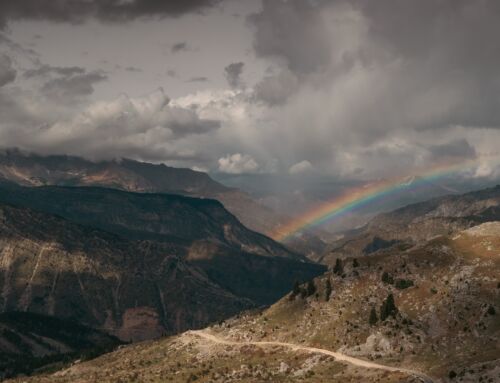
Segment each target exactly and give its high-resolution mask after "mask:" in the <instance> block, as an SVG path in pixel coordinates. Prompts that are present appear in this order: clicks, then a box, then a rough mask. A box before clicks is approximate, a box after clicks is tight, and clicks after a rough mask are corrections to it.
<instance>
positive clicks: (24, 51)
mask: <svg viewBox="0 0 500 383" xmlns="http://www.w3.org/2000/svg"><path fill="white" fill-rule="evenodd" d="M499 21H500V2H498V1H497V0H475V1H468V0H418V1H416V0H411V1H410V0H377V1H369V0H352V1H336V0H330V1H322V0H310V1H308V0H287V1H285V0H264V1H260V0H226V1H223V0H222V1H216V0H185V1H170V0H102V1H99V0H73V1H64V0H59V1H54V0H17V1H3V2H1V3H0V116H1V119H0V142H1V145H2V146H3V147H19V148H22V149H25V150H31V151H36V152H40V153H67V154H76V155H82V156H85V157H87V158H91V159H96V160H97V159H108V158H120V157H129V158H135V159H139V160H146V161H154V162H165V163H167V164H170V165H174V166H188V167H191V168H195V169H203V170H208V171H212V172H217V171H220V172H227V173H235V174H240V173H278V174H298V175H300V174H306V173H316V174H325V175H326V174H327V175H334V176H342V177H346V178H353V179H356V178H358V179H374V178H378V177H389V176H391V175H394V174H397V175H398V176H399V175H401V174H408V175H410V174H412V172H415V170H416V169H421V168H422V167H424V168H425V167H431V166H433V165H435V164H439V163H443V162H450V161H451V162H460V161H462V160H466V159H476V160H477V162H476V164H477V166H476V167H475V168H474V169H472V171H470V172H469V173H468V175H469V176H488V177H498V176H499V173H498V172H499V167H498V163H499V158H500V157H499V150H500V69H499V68H500V44H498V36H500V22H499Z"/></svg>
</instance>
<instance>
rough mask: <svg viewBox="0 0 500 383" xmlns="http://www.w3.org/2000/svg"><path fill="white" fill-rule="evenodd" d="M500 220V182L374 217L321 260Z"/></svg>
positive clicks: (403, 244) (407, 243)
mask: <svg viewBox="0 0 500 383" xmlns="http://www.w3.org/2000/svg"><path fill="white" fill-rule="evenodd" d="M496 220H500V185H499V186H496V187H494V188H490V189H484V190H479V191H475V192H470V193H466V194H462V195H450V196H445V197H439V198H435V199H431V200H429V201H425V202H421V203H417V204H412V205H408V206H405V207H403V208H400V209H397V210H394V211H392V212H390V213H384V214H380V215H378V216H376V217H375V218H373V219H372V220H371V221H370V222H369V223H368V224H367V225H366V226H365V227H363V228H361V229H358V230H353V231H352V232H350V233H348V234H347V235H346V236H345V237H344V238H342V239H341V240H338V241H336V242H334V243H333V244H332V245H331V246H330V247H329V249H328V250H327V251H325V253H324V255H323V256H322V257H319V259H318V260H319V261H320V262H323V263H326V264H332V263H333V262H335V259H336V258H339V257H346V256H347V257H350V256H359V255H366V254H372V253H374V252H376V251H378V250H383V249H387V248H390V247H391V246H395V247H399V248H400V249H405V248H407V247H408V246H413V245H415V244H418V243H422V242H425V241H427V240H429V239H431V238H433V237H435V236H438V235H453V233H457V232H459V231H461V230H464V229H467V228H470V227H472V226H475V225H478V224H481V223H483V222H489V221H496Z"/></svg>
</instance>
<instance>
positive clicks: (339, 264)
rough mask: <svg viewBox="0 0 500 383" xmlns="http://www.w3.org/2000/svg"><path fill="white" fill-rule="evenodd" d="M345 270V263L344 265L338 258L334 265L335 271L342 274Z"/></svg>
mask: <svg viewBox="0 0 500 383" xmlns="http://www.w3.org/2000/svg"><path fill="white" fill-rule="evenodd" d="M343 272H344V265H342V260H341V259H340V258H337V260H336V261H335V266H334V267H333V273H334V274H337V275H342V273H343Z"/></svg>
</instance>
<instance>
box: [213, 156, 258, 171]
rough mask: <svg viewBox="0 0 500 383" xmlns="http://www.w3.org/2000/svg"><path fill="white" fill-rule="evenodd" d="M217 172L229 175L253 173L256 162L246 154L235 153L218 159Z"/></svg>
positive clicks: (256, 165) (256, 168) (255, 168)
mask: <svg viewBox="0 0 500 383" xmlns="http://www.w3.org/2000/svg"><path fill="white" fill-rule="evenodd" d="M218 162H219V171H220V172H223V173H230V174H242V173H255V172H256V171H257V170H258V169H259V165H258V164H257V162H256V161H255V160H254V159H253V158H252V157H251V156H249V155H247V154H241V153H235V154H230V155H227V156H225V157H222V158H219V161H218Z"/></svg>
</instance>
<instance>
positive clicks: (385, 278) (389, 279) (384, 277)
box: [382, 271, 394, 285]
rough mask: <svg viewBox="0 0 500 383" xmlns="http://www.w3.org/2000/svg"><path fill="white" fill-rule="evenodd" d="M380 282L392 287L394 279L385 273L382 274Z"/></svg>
mask: <svg viewBox="0 0 500 383" xmlns="http://www.w3.org/2000/svg"><path fill="white" fill-rule="evenodd" d="M382 282H384V283H387V284H389V285H392V284H393V283H394V278H393V277H392V275H391V274H389V273H388V272H387V271H384V273H383V274H382Z"/></svg>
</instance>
